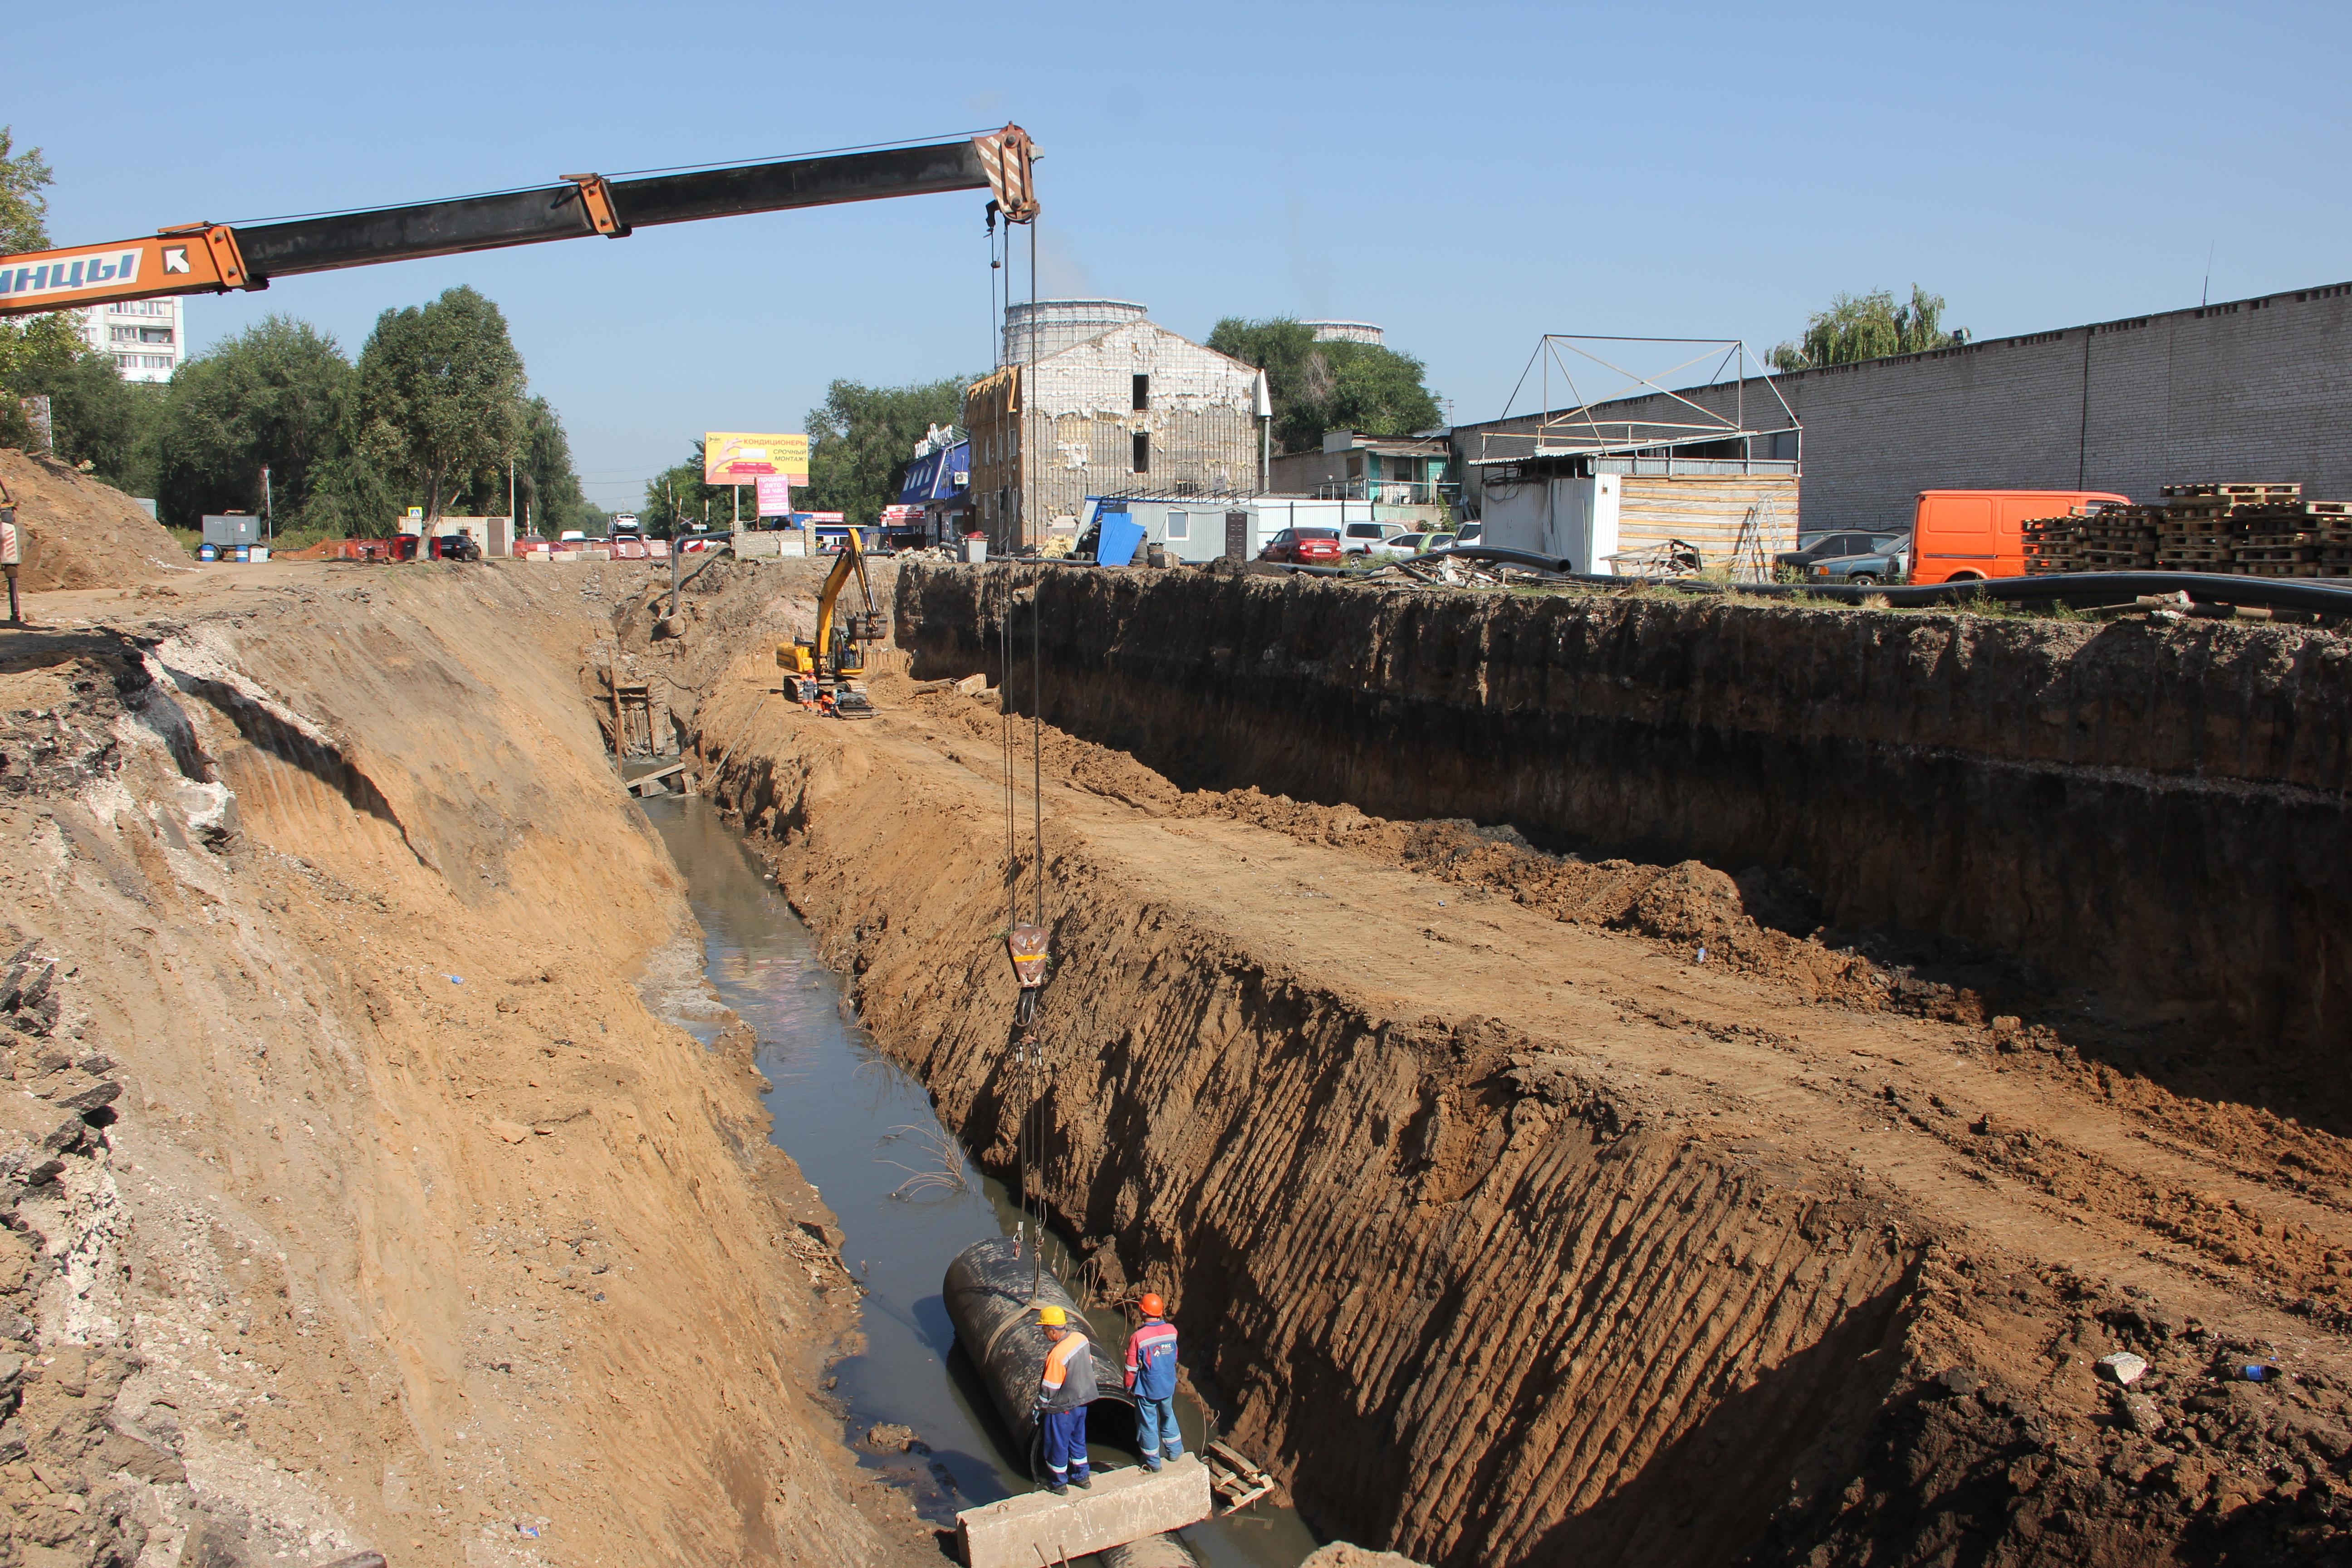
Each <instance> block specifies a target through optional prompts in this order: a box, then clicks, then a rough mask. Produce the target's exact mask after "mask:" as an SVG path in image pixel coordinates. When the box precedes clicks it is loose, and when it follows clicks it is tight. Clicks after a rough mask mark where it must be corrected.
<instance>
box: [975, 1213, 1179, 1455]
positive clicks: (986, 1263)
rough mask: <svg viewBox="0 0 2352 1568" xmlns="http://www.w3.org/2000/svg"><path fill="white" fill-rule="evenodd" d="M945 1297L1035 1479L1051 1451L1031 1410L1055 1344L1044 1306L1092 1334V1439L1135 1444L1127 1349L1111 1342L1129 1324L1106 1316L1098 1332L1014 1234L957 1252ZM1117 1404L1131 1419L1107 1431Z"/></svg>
mask: <svg viewBox="0 0 2352 1568" xmlns="http://www.w3.org/2000/svg"><path fill="white" fill-rule="evenodd" d="M940 1294H941V1295H942V1296H943V1297H945V1298H946V1300H947V1309H948V1319H949V1321H950V1322H952V1323H954V1324H955V1331H956V1342H957V1343H958V1344H961V1346H963V1352H964V1354H965V1355H966V1356H968V1357H970V1358H971V1364H972V1366H973V1368H974V1369H975V1370H977V1371H978V1372H979V1373H980V1380H981V1382H982V1383H984V1384H987V1385H988V1396H989V1398H990V1400H991V1401H992V1402H993V1403H994V1404H995V1405H996V1413H997V1414H998V1415H1001V1416H1003V1418H1004V1426H1005V1428H1006V1430H1007V1431H1008V1432H1010V1433H1011V1434H1012V1437H1013V1452H1014V1453H1015V1454H1017V1455H1018V1456H1020V1458H1021V1460H1022V1462H1023V1463H1024V1464H1025V1465H1027V1466H1028V1468H1029V1474H1030V1477H1031V1478H1032V1479H1034V1478H1035V1477H1036V1476H1037V1475H1038V1474H1039V1473H1040V1472H1041V1471H1042V1469H1043V1468H1044V1447H1043V1443H1042V1440H1041V1438H1042V1434H1041V1433H1040V1431H1039V1429H1038V1426H1037V1417H1036V1415H1035V1414H1034V1412H1032V1411H1031V1409H1030V1407H1029V1406H1030V1402H1031V1400H1032V1399H1034V1397H1035V1396H1036V1393H1037V1380H1038V1378H1039V1376H1041V1375H1042V1374H1043V1373H1044V1372H1045V1352H1046V1351H1047V1350H1049V1349H1050V1348H1052V1345H1053V1341H1051V1340H1049V1339H1047V1338H1046V1337H1045V1330H1044V1329H1041V1328H1039V1327H1038V1326H1037V1313H1036V1310H1035V1309H1037V1308H1039V1307H1045V1306H1055V1307H1059V1308H1061V1309H1062V1310H1064V1311H1065V1312H1067V1313H1068V1314H1069V1315H1070V1322H1071V1324H1072V1326H1073V1327H1075V1328H1076V1329H1077V1330H1078V1331H1080V1332H1081V1333H1083V1334H1085V1335H1086V1336H1087V1352H1088V1353H1090V1354H1091V1355H1093V1357H1094V1358H1095V1387H1096V1389H1097V1394H1096V1398H1095V1403H1094V1406H1093V1411H1094V1414H1093V1415H1092V1416H1091V1417H1090V1418H1089V1420H1088V1422H1087V1426H1088V1432H1089V1436H1093V1435H1094V1434H1095V1433H1097V1432H1100V1433H1101V1434H1102V1436H1104V1437H1105V1438H1107V1439H1108V1440H1111V1441H1118V1442H1126V1443H1132V1442H1134V1440H1135V1425H1134V1421H1135V1396H1134V1395H1133V1394H1129V1393H1128V1392H1127V1390H1126V1388H1125V1387H1124V1386H1123V1384H1124V1383H1125V1382H1126V1375H1127V1374H1126V1373H1125V1372H1124V1370H1123V1369H1122V1363H1121V1361H1120V1356H1121V1354H1122V1353H1123V1352H1122V1351H1121V1350H1120V1349H1119V1348H1118V1343H1117V1341H1116V1340H1114V1339H1111V1338H1108V1337H1107V1336H1111V1335H1117V1334H1118V1333H1120V1332H1121V1331H1122V1330H1123V1329H1124V1328H1125V1324H1124V1323H1122V1322H1118V1321H1114V1320H1113V1318H1112V1316H1111V1314H1109V1313H1104V1314H1103V1315H1102V1316H1103V1319H1104V1321H1103V1324H1102V1327H1101V1329H1100V1330H1099V1331H1097V1327H1096V1325H1095V1324H1094V1323H1093V1322H1092V1321H1089V1320H1088V1319H1087V1314H1086V1313H1084V1312H1082V1311H1080V1310H1078V1304H1077V1302H1076V1301H1075V1300H1072V1299H1071V1296H1070V1293H1069V1292H1068V1291H1067V1290H1066V1289H1063V1288H1062V1282H1061V1281H1060V1280H1058V1279H1055V1278H1054V1276H1053V1275H1052V1273H1051V1272H1045V1273H1042V1274H1041V1273H1040V1272H1039V1270H1038V1268H1037V1266H1036V1258H1034V1256H1032V1255H1030V1254H1029V1253H1027V1252H1025V1251H1023V1250H1019V1249H1017V1248H1016V1247H1015V1244H1014V1242H1013V1238H1012V1237H1009V1236H998V1237H990V1238H989V1239H988V1240H986V1241H975V1242H973V1243H972V1244H971V1246H970V1247H965V1248H964V1249H963V1250H962V1251H961V1252H959V1253H957V1254H956V1258H955V1261H954V1262H952V1263H950V1264H949V1265H948V1273H947V1279H945V1281H943V1282H942V1283H941V1285H940ZM1112 1405H1118V1406H1122V1407H1124V1411H1125V1415H1124V1417H1123V1418H1122V1417H1119V1416H1116V1415H1114V1416H1112V1418H1111V1421H1110V1423H1109V1424H1108V1426H1105V1424H1104V1420H1103V1417H1104V1415H1106V1414H1108V1412H1107V1408H1106V1407H1108V1406H1112Z"/></svg>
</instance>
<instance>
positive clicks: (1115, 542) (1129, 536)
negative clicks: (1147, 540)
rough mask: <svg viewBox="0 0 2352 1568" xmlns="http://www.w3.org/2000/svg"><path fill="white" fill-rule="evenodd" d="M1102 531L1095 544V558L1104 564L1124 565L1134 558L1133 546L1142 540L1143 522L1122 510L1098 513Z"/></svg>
mask: <svg viewBox="0 0 2352 1568" xmlns="http://www.w3.org/2000/svg"><path fill="white" fill-rule="evenodd" d="M1100 521H1101V522H1102V533H1101V534H1100V536H1099V537H1098V538H1097V542H1096V544H1095V559H1096V560H1097V561H1099V562H1101V563H1103V564H1104V565H1106V566H1124V565H1126V564H1127V563H1129V561H1132V560H1133V559H1134V558H1135V547H1136V546H1137V545H1139V544H1140V543H1142V542H1143V524H1141V523H1139V522H1138V521H1135V519H1134V518H1133V517H1131V516H1129V514H1128V513H1126V512H1123V511H1107V512H1103V513H1101V514H1100Z"/></svg>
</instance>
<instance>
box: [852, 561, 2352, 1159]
mask: <svg viewBox="0 0 2352 1568" xmlns="http://www.w3.org/2000/svg"><path fill="white" fill-rule="evenodd" d="M1033 591H1034V592H1036V593H1039V594H1042V595H1043V600H1042V604H1043V606H1044V608H1043V621H1042V631H1043V647H1044V656H1045V657H1044V665H1045V688H1044V693H1043V702H1044V707H1045V712H1046V713H1047V714H1048V715H1050V716H1052V717H1053V718H1054V720H1055V721H1056V723H1057V724H1059V725H1060V726H1061V727H1063V728H1064V729H1066V730H1067V731H1071V732H1073V733H1075V734H1078V735H1081V736H1084V737H1085V738H1087V739H1089V740H1093V741H1097V742H1102V743H1104V744H1105V745H1107V746H1109V747H1112V748H1114V749H1116V750H1118V751H1120V752H1129V753H1132V754H1133V755H1134V756H1135V757H1136V758H1137V759H1138V760H1139V761H1141V762H1143V763H1147V764H1149V765H1150V767H1152V768H1154V769H1156V770H1157V771H1159V772H1160V773H1163V774H1165V775H1166V776H1167V777H1168V778H1169V779H1170V780H1171V781H1172V782H1173V783H1174V784H1177V785H1178V786H1181V787H1184V788H1192V789H1208V790H1230V789H1234V788H1237V787H1242V786H1254V787H1255V788H1257V789H1259V790H1262V791H1264V792H1265V793H1266V794H1268V795H1288V796H1292V797H1295V798H1297V799H1299V800H1302V801H1311V802H1316V803H1319V804H1321V805H1342V804H1344V805H1348V806H1351V807H1353V808H1355V809H1357V810H1359V811H1360V812H1364V813H1368V814H1370V815H1374V816H1387V817H1392V818H1400V819H1407V820H1412V819H1426V818H1468V819H1471V820H1472V821H1473V822H1475V823H1478V824H1486V825H1507V826H1509V827H1510V828H1512V829H1515V830H1516V831H1517V833H1518V834H1520V835H1522V836H1524V838H1523V841H1525V840H1532V841H1533V843H1534V844H1535V845H1536V846H1538V847H1541V848H1545V849H1550V850H1555V851H1572V852H1576V853H1577V854H1579V855H1581V856H1584V857H1589V858H1605V857H1607V856H1609V855H1612V854H1618V855H1626V856H1631V857H1633V858H1635V859H1639V860H1646V861H1653V862H1660V863H1673V862H1676V861H1680V860H1684V859H1696V860H1699V861H1703V862H1705V863H1706V864H1707V865H1709V866H1713V867H1715V868H1718V869H1720V870H1722V871H1724V872H1726V873H1728V874H1730V875H1733V876H1736V877H1739V878H1740V879H1741V881H1742V883H1743V885H1746V884H1748V883H1749V882H1750V881H1751V878H1750V877H1749V876H1748V873H1749V872H1751V871H1753V872H1755V873H1757V874H1758V875H1759V877H1761V878H1762V879H1764V881H1765V883H1766V884H1767V885H1771V884H1778V890H1780V891H1782V892H1785V893H1787V894H1789V895H1790V896H1788V897H1783V898H1780V900H1778V901H1779V903H1780V906H1781V907H1780V910H1778V911H1777V919H1778V920H1779V921H1780V922H1781V923H1783V924H1785V925H1786V926H1787V927H1788V928H1789V929H1790V930H1792V931H1796V932H1798V933H1800V934H1803V933H1806V932H1810V931H1813V930H1814V929H1815V928H1816V927H1825V928H1827V930H1826V932H1825V934H1826V935H1828V936H1829V938H1830V939H1831V940H1830V942H1828V943H1827V944H1826V945H1829V946H1840V945H1844V944H1845V942H1847V941H1848V940H1849V939H1850V938H1851V937H1853V936H1855V935H1859V934H1861V933H1868V932H1880V933H1885V936H1886V937H1890V938H1895V939H1903V940H1902V941H1899V942H1897V943H1896V945H1898V946H1903V945H1907V948H1908V950H1909V951H1910V952H1911V954H1912V956H1913V957H1915V958H1927V959H1929V960H1938V959H1940V960H1942V961H1945V962H1947V963H1949V962H1951V961H1953V960H1955V959H1956V958H1962V957H1963V955H1964V954H1969V953H1972V954H1977V955H1983V956H1985V957H1988V958H1991V959H1996V960H2008V961H2011V963H2012V964H2013V965H2016V966H2021V967H2020V968H2018V969H2017V970H2015V971H2014V972H2012V973H2011V974H2010V975H2009V976H2008V977H2007V979H2006V982H2005V983H2001V984H1997V985H1996V988H1997V989H2003V990H2005V991H2006V992H2007V993H2008V994H2005V995H2003V996H2001V997H2000V998H1998V999H1996V1005H1997V1006H2001V1007H2004V1008H2005V1010H2011V1011H2014V1010H2016V1009H2018V1008H2020V1007H2025V1006H2032V1005H2042V1006H2054V1005H2059V1004H2060V1003H2061V1002H2062V1001H2063V1003H2064V1004H2065V1005H2066V1007H2067V1010H2068V1011H2069V1012H2074V1013H2079V1010H2080V1008H2079V1004H2080V1003H2082V1002H2084V1001H2093V1002H2095V1006H2096V1008H2097V1010H2098V1011H2099V1012H2100V1013H2102V1014H2103V1015H2104V1016H2108V1017H2111V1018H2115V1019H2117V1020H2119V1021H2130V1022H2133V1023H2136V1024H2140V1025H2162V1024H2165V1023H2173V1024H2178V1025H2180V1026H2183V1027H2182V1028H2181V1029H2178V1030H2175V1031H2173V1032H2171V1033H2169V1034H2160V1035H2155V1036H2142V1037H2137V1039H2136V1040H2135V1041H2134V1047H2135V1048H2146V1047H2147V1046H2148V1045H2149V1044H2150V1043H2151V1041H2155V1042H2158V1043H2160V1044H2163V1045H2165V1046H2166V1047H2168V1048H2178V1047H2179V1046H2180V1045H2182V1044H2184V1043H2189V1042H2193V1043H2194V1045H2195V1047H2197V1049H2196V1060H2195V1061H2194V1062H2193V1063H2192V1062H2186V1061H2184V1063H2183V1064H2182V1066H2183V1070H2184V1071H2186V1072H2188V1073H2189V1074H2191V1075H2192V1076H2194V1075H2205V1079H2206V1081H2207V1082H2208V1084H2209V1085H2210V1086H2211V1087H2218V1088H2220V1089H2221V1091H2222V1092H2224V1093H2226V1094H2228V1095H2230V1096H2231V1097H2232V1098H2241V1099H2244V1100H2252V1101H2253V1102H2255V1103H2258V1104H2262V1105H2265V1106H2269V1107H2272V1108H2273V1109H2275V1110H2280V1111H2283V1112H2289V1113H2293V1114H2296V1115H2299V1116H2302V1117H2304V1118H2305V1119H2306V1120H2310V1119H2319V1120H2323V1121H2326V1124H2328V1125H2329V1126H2331V1127H2333V1128H2335V1129H2336V1130H2337V1131H2347V1130H2352V1089H2347V1080H2346V1079H2345V1078H2344V1076H2343V1075H2342V1074H2341V1073H2340V1072H2337V1071H2336V1070H2334V1066H2333V1064H2334V1060H2335V1056H2336V1050H2337V1047H2340V1045H2341V1041H2342V1037H2343V1033H2344V1029H2345V1027H2346V1023H2347V1018H2352V1011H2348V1010H2347V1004H2352V991H2347V986H2352V837H2347V811H2346V808H2345V805H2344V804H2343V802H2344V791H2345V789H2346V787H2347V784H2352V644H2347V642H2346V641H2345V640H2343V639H2341V638H2339V637H2336V636H2335V635H2333V634H2329V633H2325V632H2319V631H2314V630H2305V629H2296V628H2269V627H2242V626H2231V625H2224V624H2216V623H2197V624H2194V625H2193V626H2188V627H2182V628H2175V629H2164V628H2161V627H2156V626H2149V625H2147V624H2145V623H2142V622H2137V621H2124V622H2116V623H2113V624H2107V625H2086V624H2067V623H2055V622H2049V621H2027V620H2021V619H2016V618H2002V617H1984V616H1959V615H1937V616H1925V615H1900V616H1897V615H1889V614H1855V613H1852V612H1846V611H1841V610H1832V609H1823V608H1805V607H1793V606H1731V605H1722V604H1719V603H1708V602H1704V601H1693V600H1688V599H1661V598H1654V597H1642V596H1635V597H1613V596H1609V595H1504V594H1485V595H1472V594H1451V595H1442V594H1428V593H1421V592H1414V591H1405V590H1396V591H1382V590H1373V589H1364V588H1360V587H1353V586H1346V585H1333V584H1322V583H1318V582H1311V581H1276V580H1273V579H1268V578H1264V577H1256V576H1242V577H1212V576H1209V575H1206V574H1200V573H1193V572H1161V573H1150V572H1072V571H1059V572H1054V571H1049V572H1046V573H1045V574H1044V575H1042V576H1035V577H1034V578H1033V576H1032V575H1031V574H1024V573H1022V572H1019V571H1008V570H1006V569H1004V568H990V569H978V568H961V567H950V566H937V565H915V566H910V567H909V568H908V570H907V571H906V572H905V573H904V574H902V575H901V577H900V579H899V589H898V609H897V616H898V628H897V629H898V637H899V638H900V640H901V641H902V643H904V644H905V645H906V646H907V647H909V648H910V649H911V650H913V652H914V653H915V655H916V666H915V673H916V674H917V675H919V676H934V675H936V676H961V675H963V674H966V673H969V672H971V671H975V670H986V671H991V672H992V673H994V674H996V675H997V676H998V677H999V678H1000V679H1001V676H1002V672H1001V670H1000V669H999V668H998V667H999V665H1000V663H1001V659H1000V656H999V644H1000V637H1001V630H1002V616H1003V611H1004V608H1005V606H1006V605H1007V604H1008V603H1010V602H1011V600H1012V598H1013V595H1027V594H1029V593H1031V592H1033ZM1030 615H1031V612H1030V611H1029V610H1028V609H1027V608H1026V607H1025V600H1024V607H1023V608H1020V609H1019V610H1018V611H1017V613H1016V615H1015V617H1014V622H1013V650H1014V659H1013V664H1014V674H1013V700H1014V702H1015V704H1016V706H1019V707H1021V708H1023V709H1024V710H1025V709H1026V707H1027V706H1028V705H1029V703H1030V702H1031V700H1032V698H1031V692H1030V680H1029V676H1028V669H1027V648H1028V646H1029V643H1030V639H1031V635H1032V632H1031V626H1030ZM1527 864H1528V868H1529V874H1532V873H1533V868H1534V866H1535V862H1533V861H1529V862H1527ZM1522 874H1523V873H1513V875H1514V876H1517V875H1522ZM1538 879H1541V878H1540V877H1538ZM1759 890H1760V889H1759ZM1755 912H1762V913H1764V914H1765V915H1766V919H1767V921H1768V922H1769V921H1772V920H1773V919H1775V918H1776V911H1771V910H1759V911H1755ZM1922 939H1941V940H1942V941H1943V942H1946V943H1948V944H1950V943H1957V944H1958V948H1957V949H1953V948H1950V947H1947V948H1946V949H1945V950H1944V951H1941V952H1938V951H1937V948H1936V947H1935V945H1934V943H1933V942H1923V941H1922ZM1934 967H1935V965H1934V963H1932V962H1931V963H1929V964H1928V969H1929V971H1930V972H1931V973H1932V972H1933V970H1934ZM1960 967H1961V969H1962V971H1963V973H1961V974H1960V975H1959V977H1958V978H1959V980H1960V983H1961V984H1965V985H1969V986H1970V987H1971V988H1979V987H1982V986H1985V985H1988V984H1995V983H1996V981H1998V979H1999V977H1997V976H1994V975H1990V974H1988V973H1969V970H1970V969H1971V966H1970V965H1969V964H1968V963H1965V962H1962V963H1961V965H1960ZM2076 990H2086V991H2089V992H2092V993H2095V997H2071V998H2070V997H2066V996H2065V995H2064V994H2065V993H2067V992H2070V991H2076ZM2214 1075H2218V1082H2215V1081H2214Z"/></svg>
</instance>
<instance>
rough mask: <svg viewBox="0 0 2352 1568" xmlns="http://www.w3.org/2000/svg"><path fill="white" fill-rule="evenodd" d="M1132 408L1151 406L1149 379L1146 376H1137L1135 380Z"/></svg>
mask: <svg viewBox="0 0 2352 1568" xmlns="http://www.w3.org/2000/svg"><path fill="white" fill-rule="evenodd" d="M1134 406H1135V407H1137V408H1149V407H1150V406H1151V378H1150V376H1148V375H1139V376H1137V377H1136V378H1135V404H1134Z"/></svg>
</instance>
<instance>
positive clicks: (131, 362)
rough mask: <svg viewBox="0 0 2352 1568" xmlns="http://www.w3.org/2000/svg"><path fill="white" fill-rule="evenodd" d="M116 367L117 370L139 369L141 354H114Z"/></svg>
mask: <svg viewBox="0 0 2352 1568" xmlns="http://www.w3.org/2000/svg"><path fill="white" fill-rule="evenodd" d="M114 368H115V369H117V370H137V369H138V368H139V356H138V355H137V354H116V355H115V356H114Z"/></svg>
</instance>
